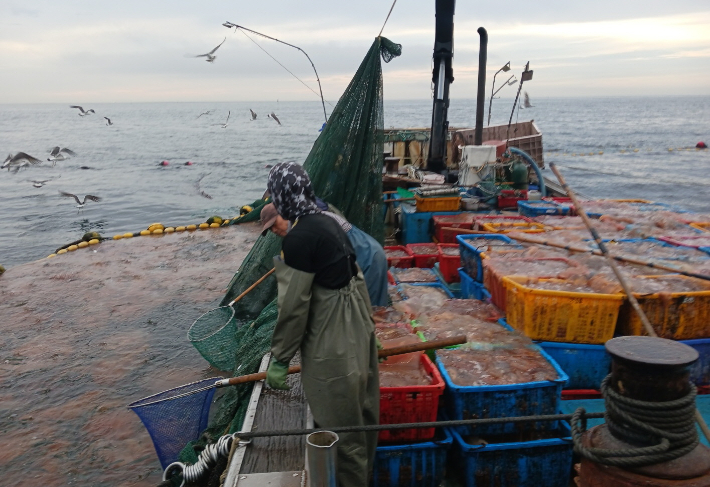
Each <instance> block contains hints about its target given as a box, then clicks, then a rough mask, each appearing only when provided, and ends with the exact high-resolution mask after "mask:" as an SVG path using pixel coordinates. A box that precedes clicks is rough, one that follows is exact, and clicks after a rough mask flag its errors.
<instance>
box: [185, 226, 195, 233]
mask: <svg viewBox="0 0 710 487" xmlns="http://www.w3.org/2000/svg"><path fill="white" fill-rule="evenodd" d="M185 230H188V231H190V232H191V231H193V230H197V225H188V226H186V227H185Z"/></svg>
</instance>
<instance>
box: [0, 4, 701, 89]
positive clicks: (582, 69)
mask: <svg viewBox="0 0 710 487" xmlns="http://www.w3.org/2000/svg"><path fill="white" fill-rule="evenodd" d="M499 6H500V8H497V9H488V10H486V11H481V10H480V8H479V7H477V6H475V5H472V4H469V3H464V2H458V4H457V14H456V17H455V34H454V36H455V41H454V44H455V55H454V75H455V77H456V80H455V82H454V85H452V89H451V94H452V97H464V98H466V97H468V98H470V97H473V96H475V93H476V84H477V78H478V72H477V70H478V50H479V37H478V34H477V33H476V29H477V28H478V27H479V26H480V25H485V26H486V28H487V30H488V34H489V46H488V70H487V71H488V73H487V76H488V84H489V86H490V83H491V82H492V76H493V74H494V73H495V72H496V70H497V69H498V68H499V67H500V66H502V65H503V64H505V63H506V62H507V61H511V65H512V67H513V70H512V72H511V74H512V73H515V74H516V75H517V76H518V77H519V74H520V71H522V67H523V66H524V64H525V63H526V62H527V61H530V62H531V67H532V69H534V71H535V78H534V80H533V81H531V82H530V84H529V85H528V84H526V87H529V89H530V90H531V91H534V92H535V94H536V96H554V95H568V96H575V95H576V94H577V93H578V92H579V87H580V86H593V87H594V92H595V93H596V92H601V91H600V90H607V91H606V92H605V93H607V94H610V95H613V94H617V91H618V90H622V89H623V90H625V91H629V92H633V91H634V90H638V85H639V83H641V84H642V86H643V87H644V89H646V90H647V91H649V90H651V91H652V92H653V93H659V94H663V93H668V94H672V93H676V92H677V91H678V90H679V89H680V90H686V91H687V90H696V93H697V94H707V93H710V85H707V83H706V84H702V83H698V82H697V79H699V78H698V76H702V74H703V73H704V74H705V76H706V77H707V75H709V74H710V72H708V71H709V69H708V67H707V66H705V67H704V68H703V67H700V66H698V62H697V61H698V60H699V59H703V58H707V57H709V56H710V29H708V28H707V25H710V11H707V10H708V9H706V11H697V10H698V2H697V1H691V0H675V1H674V2H673V3H672V4H670V3H669V2H666V1H661V0H648V1H647V2H645V3H644V8H643V11H642V12H640V11H639V9H637V8H635V7H633V6H629V5H627V4H626V3H624V2H618V1H611V0H598V1H597V2H596V3H594V4H589V5H588V4H579V3H578V2H563V1H562V0H551V1H549V2H545V3H543V4H539V5H536V6H535V7H534V8H532V7H531V6H530V3H529V2H522V1H520V0H502V1H501V3H500V5H499ZM388 10H389V5H384V4H382V3H381V2H377V1H375V0H360V1H359V2H357V3H351V4H342V5H338V6H337V8H336V7H334V4H333V3H332V2H329V1H326V0H310V1H308V2H305V1H302V0H288V1H286V0H262V1H261V2H259V3H258V4H256V3H254V4H250V3H240V4H238V5H235V6H231V7H230V8H229V9H226V8H225V6H224V5H223V4H222V2H220V1H217V0H205V1H204V2H203V3H200V5H199V6H197V5H196V4H194V2H192V1H191V0H174V1H173V2H171V4H170V8H168V9H166V8H165V6H164V5H163V4H161V5H158V4H152V3H146V2H144V1H138V0H124V1H123V2H122V3H121V4H120V5H118V4H113V3H107V4H104V3H102V2H98V3H90V4H87V3H86V2H83V1H79V0H65V1H63V2H50V1H46V0H28V1H27V2H26V4H22V5H20V4H10V5H7V4H6V5H4V6H2V5H0V18H3V17H7V18H10V17H12V19H11V20H7V19H4V20H2V21H0V22H1V23H2V25H0V26H1V27H3V28H2V29H0V64H2V65H4V66H12V67H13V69H12V70H3V71H0V84H2V86H3V90H2V92H0V102H33V101H35V102H53V101H62V102H63V101H69V100H70V99H75V98H76V97H78V96H79V95H80V94H81V93H84V94H85V96H83V97H82V99H88V100H90V101H174V100H192V99H194V100H207V99H209V100H263V99H275V98H280V99H284V100H286V99H300V100H308V99H310V98H311V97H313V96H314V95H313V94H312V93H311V92H310V91H309V90H308V89H307V88H305V87H303V86H302V85H301V84H300V83H299V81H297V80H295V79H294V78H293V77H292V76H291V74H289V73H288V72H286V71H285V70H284V69H283V68H282V67H281V66H279V65H278V64H277V63H276V62H274V60H272V59H271V58H270V57H269V56H268V55H267V54H265V53H264V51H262V50H261V49H260V48H259V47H257V46H256V45H255V44H254V42H252V40H250V39H248V38H247V37H245V36H244V35H243V33H241V32H234V30H233V29H232V30H231V31H230V30H228V29H226V28H224V27H222V25H221V24H222V22H224V21H227V20H228V21H233V22H237V23H243V24H244V26H245V27H248V28H250V29H254V30H257V31H259V32H263V33H264V34H267V35H270V36H273V37H277V38H279V39H282V40H283V41H285V42H288V43H290V44H293V45H296V46H298V47H300V48H302V49H303V50H304V51H305V52H307V53H308V55H309V56H310V58H311V60H312V61H313V63H314V64H315V66H316V67H317V69H318V74H319V76H320V79H321V82H322V85H323V91H324V94H325V96H326V98H328V99H330V100H337V99H338V98H339V96H340V94H341V93H342V90H343V89H344V88H345V87H346V86H347V84H348V83H349V81H350V79H351V78H352V75H353V74H354V72H355V70H356V69H357V67H358V66H359V64H360V62H361V61H362V58H363V56H364V55H365V52H366V51H367V49H368V48H369V46H370V44H371V43H372V41H373V38H374V37H375V35H376V34H377V33H378V32H379V30H380V28H381V27H382V22H383V21H384V18H385V16H386V15H387V11H388ZM5 14H7V16H6V15H5ZM577 19H584V20H581V21H580V20H577ZM384 35H386V36H387V37H389V38H390V39H392V40H393V41H395V42H399V43H401V44H402V45H403V54H402V56H401V57H400V58H397V59H395V60H393V61H392V63H390V64H385V65H383V73H384V77H385V89H386V94H387V96H388V97H392V98H400V99H401V98H419V99H421V98H428V97H429V96H430V94H431V58H432V48H433V45H434V2H433V0H411V3H410V4H406V5H404V4H397V5H396V6H395V9H394V11H393V14H392V17H391V18H390V20H389V22H388V24H387V26H386V28H385V30H384ZM225 36H226V37H227V41H226V42H225V44H224V45H223V46H222V47H221V48H220V50H219V51H217V60H216V62H215V63H214V64H213V65H212V64H208V63H205V62H204V59H202V58H197V59H194V58H188V57H186V56H189V55H197V54H202V53H205V52H207V51H209V50H210V49H212V48H213V47H214V46H216V45H217V44H218V43H219V42H221V40H222V39H223V38H224V37H225ZM250 37H251V39H253V41H255V42H257V43H258V44H259V46H261V48H263V49H264V50H266V51H267V52H268V53H269V54H270V55H271V56H273V57H274V58H276V59H277V60H278V62H279V63H281V64H283V65H284V66H285V67H286V68H287V69H288V70H290V71H291V72H293V74H294V75H296V76H298V77H299V78H300V79H302V80H303V81H304V82H306V83H307V84H308V85H309V86H310V87H311V88H313V89H315V90H316V91H317V84H316V80H315V74H314V73H313V69H312V67H311V65H310V63H309V61H308V59H306V57H305V56H303V54H302V53H299V52H298V51H296V50H295V49H293V48H291V47H288V46H284V45H283V44H280V43H278V42H274V41H272V40H268V39H265V38H263V37H259V36H256V35H254V34H250ZM705 64H707V63H705ZM629 69H632V70H633V71H634V73H635V76H634V77H632V78H629V77H625V76H623V77H619V76H618V73H625V72H627V71H628V70H629ZM638 77H641V78H643V77H648V78H649V79H647V80H646V82H645V83H643V82H641V81H640V78H638ZM500 78H501V77H500V76H499V77H498V79H497V82H502V81H504V80H502V79H500ZM650 78H653V79H650ZM506 79H507V78H506ZM609 80H614V81H613V82H610V81H609ZM661 80H663V83H667V84H666V85H665V86H664V85H663V84H662V83H661ZM625 83H626V84H625ZM706 85H707V86H706ZM161 86H164V87H165V88H164V89H161ZM513 89H514V87H510V88H506V89H504V90H503V91H502V92H501V94H503V95H505V93H506V92H507V91H509V90H513ZM531 94H532V93H531ZM646 94H650V91H649V93H646Z"/></svg>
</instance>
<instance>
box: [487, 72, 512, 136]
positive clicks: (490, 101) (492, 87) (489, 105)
mask: <svg viewBox="0 0 710 487" xmlns="http://www.w3.org/2000/svg"><path fill="white" fill-rule="evenodd" d="M506 67H507V68H508V69H505V68H506ZM504 70H505V71H508V70H510V61H508V62H507V63H505V64H504V65H503V67H502V68H500V69H499V70H498V71H496V74H494V75H493V86H491V99H490V100H489V101H488V126H489V127H490V125H491V107H492V106H493V97H494V96H496V93H498V91H500V89H499V90H498V91H496V92H495V93H494V92H493V90H494V89H495V87H496V76H498V73H500V72H501V71H504ZM511 78H512V76H511ZM508 81H510V78H508ZM501 88H502V87H501Z"/></svg>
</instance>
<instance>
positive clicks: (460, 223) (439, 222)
mask: <svg viewBox="0 0 710 487" xmlns="http://www.w3.org/2000/svg"><path fill="white" fill-rule="evenodd" d="M474 217H475V214H474V213H459V214H458V215H434V216H432V217H431V219H432V221H433V222H434V236H435V237H436V241H437V242H439V243H456V240H455V239H456V236H455V235H454V236H453V237H450V236H449V235H445V234H444V232H443V231H442V228H463V229H466V230H473V221H474ZM446 233H447V234H449V233H450V232H446ZM445 238H449V239H450V240H451V241H450V242H446V241H444V239H445Z"/></svg>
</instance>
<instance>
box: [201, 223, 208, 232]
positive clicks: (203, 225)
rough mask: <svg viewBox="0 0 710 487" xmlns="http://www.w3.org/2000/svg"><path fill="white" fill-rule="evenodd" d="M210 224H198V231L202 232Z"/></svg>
mask: <svg viewBox="0 0 710 487" xmlns="http://www.w3.org/2000/svg"><path fill="white" fill-rule="evenodd" d="M209 227H210V224H209V223H200V229H201V230H204V229H205V228H209Z"/></svg>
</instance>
